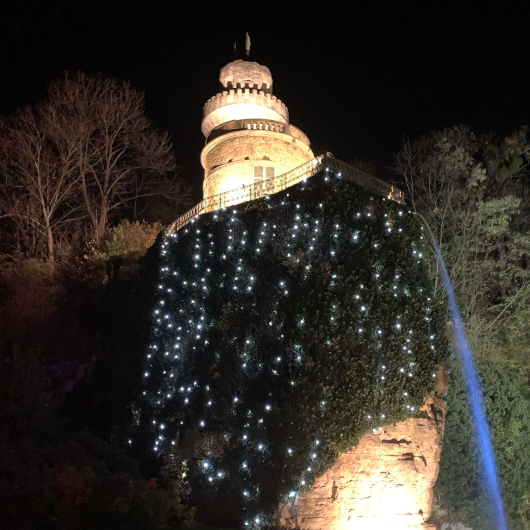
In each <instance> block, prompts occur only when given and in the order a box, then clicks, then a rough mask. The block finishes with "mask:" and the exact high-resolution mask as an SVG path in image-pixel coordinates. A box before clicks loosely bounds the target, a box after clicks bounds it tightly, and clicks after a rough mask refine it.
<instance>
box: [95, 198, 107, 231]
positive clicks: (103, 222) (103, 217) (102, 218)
mask: <svg viewBox="0 0 530 530" xmlns="http://www.w3.org/2000/svg"><path fill="white" fill-rule="evenodd" d="M106 228H107V198H106V197H105V196H104V197H103V198H102V199H101V212H100V214H99V220H98V224H97V226H96V240H97V241H99V240H100V239H101V238H102V237H103V235H104V234H105V229H106Z"/></svg>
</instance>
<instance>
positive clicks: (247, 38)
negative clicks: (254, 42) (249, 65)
mask: <svg viewBox="0 0 530 530" xmlns="http://www.w3.org/2000/svg"><path fill="white" fill-rule="evenodd" d="M245 55H246V56H247V57H248V56H249V55H250V35H249V34H248V31H247V32H246V33H245Z"/></svg>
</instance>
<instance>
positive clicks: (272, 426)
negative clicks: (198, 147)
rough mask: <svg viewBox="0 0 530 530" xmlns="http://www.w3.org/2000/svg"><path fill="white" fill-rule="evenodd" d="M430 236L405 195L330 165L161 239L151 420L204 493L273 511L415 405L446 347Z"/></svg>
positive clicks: (253, 521)
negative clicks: (367, 187)
mask: <svg viewBox="0 0 530 530" xmlns="http://www.w3.org/2000/svg"><path fill="white" fill-rule="evenodd" d="M425 243H426V238H425V237H424V233H423V230H422V228H421V224H420V222H419V219H418V218H417V217H416V216H414V215H413V214H411V213H409V212H408V210H407V208H406V207H403V206H401V205H399V204H397V203H394V202H392V201H388V200H385V199H383V198H380V197H375V196H371V195H370V194H369V193H367V192H366V191H364V190H362V189H360V188H359V187H357V186H356V185H354V184H353V183H351V182H349V181H344V180H343V179H340V178H338V177H336V176H334V175H332V174H331V173H329V174H328V173H323V174H321V175H317V176H315V177H313V178H311V179H309V180H308V181H307V182H305V183H301V184H298V185H296V186H293V187H291V188H289V189H287V190H285V191H283V192H280V193H277V194H275V195H272V196H270V197H265V198H263V199H259V200H255V201H252V202H250V203H246V204H243V205H239V206H237V207H231V208H229V209H226V210H218V211H216V212H213V213H210V214H206V215H203V216H201V217H200V218H199V219H196V220H195V222H193V223H190V224H189V225H188V226H187V227H186V228H184V229H182V230H181V231H180V232H179V233H177V234H172V235H171V236H169V237H168V238H167V240H166V241H165V242H164V243H163V245H162V247H161V262H160V284H159V286H158V289H159V291H158V292H159V300H158V304H157V306H156V309H155V310H154V313H153V340H152V344H151V346H150V351H149V352H148V354H147V358H146V361H145V373H144V379H145V393H144V397H145V401H146V407H145V411H144V414H143V419H144V421H147V422H148V423H149V424H150V425H151V426H152V428H153V432H154V434H153V444H154V445H153V449H154V450H155V451H156V452H157V453H159V454H167V452H168V451H174V452H175V453H176V454H177V455H178V458H181V459H182V458H185V459H186V460H187V468H188V469H187V480H188V481H189V485H190V488H191V492H192V496H193V498H194V499H195V501H196V502H200V503H205V504H206V502H205V501H207V503H208V504H209V506H213V505H214V504H215V503H217V505H216V506H217V508H218V509H219V510H220V509H221V507H223V508H224V509H225V511H226V512H227V513H228V512H229V513H230V516H227V519H229V518H230V517H234V518H238V517H241V520H243V521H244V523H247V524H246V525H245V527H246V528H252V527H262V526H264V525H267V524H268V521H270V515H271V514H272V512H273V508H274V506H275V505H277V503H278V502H279V501H280V500H281V499H282V498H284V499H285V498H289V497H291V498H293V497H294V496H295V495H296V493H297V492H298V491H300V490H301V489H303V488H307V487H308V486H309V485H310V484H311V483H312V481H313V480H314V478H315V477H316V476H318V475H320V474H321V473H322V472H323V471H324V470H325V469H327V468H328V467H329V466H330V465H331V464H332V463H333V461H334V459H335V458H336V455H337V454H338V452H340V451H344V450H347V449H349V448H351V447H353V446H354V445H355V444H356V443H357V442H358V440H359V438H360V437H361V436H362V435H363V434H364V433H366V432H367V431H369V430H371V429H379V428H380V427H381V426H382V425H384V424H385V423H393V422H395V421H399V420H402V419H405V418H407V417H410V416H411V415H414V414H415V411H416V410H417V409H418V407H419V406H420V405H421V404H422V401H423V399H424V397H425V396H426V395H427V394H428V393H429V392H430V391H431V390H432V388H433V382H434V379H433V377H434V372H435V368H436V366H437V364H439V363H440V362H441V361H443V360H444V359H445V355H446V347H445V343H444V337H443V324H441V323H438V322H437V321H438V318H437V316H436V314H435V312H434V310H433V308H432V307H431V305H430V298H429V296H430V287H429V284H428V281H427V277H426V273H425V266H424V263H423V259H424V254H425V251H426V248H425ZM199 513H200V511H199Z"/></svg>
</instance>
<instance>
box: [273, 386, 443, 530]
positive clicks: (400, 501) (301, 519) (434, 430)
mask: <svg viewBox="0 0 530 530" xmlns="http://www.w3.org/2000/svg"><path fill="white" fill-rule="evenodd" d="M437 395H441V394H440V393H439V394H437ZM444 417H445V402H444V401H443V400H442V399H440V398H439V397H436V396H433V397H429V398H428V399H427V400H426V401H425V404H424V406H423V407H422V409H421V410H420V412H419V414H418V416H417V417H416V418H411V419H408V420H406V421H403V422H400V423H397V424H395V425H389V426H386V427H384V428H383V429H382V430H380V431H377V432H375V433H369V434H366V435H365V436H363V438H362V439H361V441H360V442H359V444H358V445H357V447H355V448H353V449H352V450H351V451H349V452H347V453H342V454H340V455H339V458H338V460H337V461H336V463H335V464H334V465H333V467H332V468H331V469H329V470H328V471H327V472H326V473H325V474H324V475H322V476H321V477H320V478H318V479H317V480H316V482H315V483H314V485H313V486H312V487H311V489H310V490H309V491H308V492H304V493H301V494H300V496H299V498H298V499H297V501H296V502H291V503H288V504H285V505H283V506H281V507H280V514H279V515H280V522H281V524H282V525H283V527H285V528H300V529H301V530H350V529H351V530H400V529H408V530H426V529H432V530H434V529H435V527H434V526H431V525H429V524H428V523H427V519H428V518H429V516H430V513H431V504H432V489H433V486H434V483H435V482H436V478H437V477H438V469H439V460H440V453H441V448H442V437H443V431H444Z"/></svg>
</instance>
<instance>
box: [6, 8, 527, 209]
mask: <svg viewBox="0 0 530 530" xmlns="http://www.w3.org/2000/svg"><path fill="white" fill-rule="evenodd" d="M0 13H1V20H0V46H1V50H0V53H1V55H0V72H1V84H0V113H2V114H8V113H10V112H12V111H14V110H15V109H17V108H18V107H21V106H24V105H27V104H30V103H34V102H36V101H38V100H39V99H40V98H43V97H44V95H45V92H46V86H47V84H48V83H49V82H50V81H51V80H52V79H54V78H55V77H57V76H59V75H61V72H62V71H63V70H77V69H81V70H84V71H85V72H87V73H96V72H102V73H103V74H104V75H106V76H111V77H117V78H118V79H127V80H129V81H130V82H131V83H132V85H133V86H134V87H135V88H137V89H139V90H142V91H144V92H145V94H146V100H147V112H148V115H149V117H150V118H151V119H152V121H153V122H154V124H155V125H156V127H158V128H159V129H162V130H168V131H169V132H170V134H171V136H172V138H173V141H174V143H175V150H176V156H177V162H178V163H180V164H182V165H183V166H184V169H185V171H186V174H187V179H188V180H189V182H190V183H193V184H194V185H195V193H194V196H195V198H197V199H199V198H200V190H201V180H202V170H201V167H200V163H199V153H200V151H201V149H202V146H203V144H204V138H203V136H202V135H201V132H200V122H201V110H202V106H203V104H204V103H205V101H206V100H207V99H208V98H209V97H211V96H213V95H214V94H215V93H216V92H218V88H219V85H218V73H219V68H220V67H222V66H223V65H224V64H225V63H226V62H228V61H230V60H232V45H233V42H234V41H237V42H238V47H240V48H242V47H243V44H244V34H245V31H248V32H249V33H250V36H251V40H252V48H251V56H250V59H251V60H254V61H257V62H259V63H262V64H264V65H266V66H268V67H269V68H270V70H271V72H272V75H273V79H274V93H275V95H276V96H278V97H279V98H280V99H282V100H283V101H284V102H285V103H286V105H287V106H288V108H289V112H290V117H291V122H292V123H293V124H294V125H296V126H297V127H299V128H301V129H302V130H303V131H304V132H305V133H306V134H307V135H308V136H309V138H310V140H311V141H312V147H313V151H314V152H315V154H320V153H322V152H324V151H331V152H332V153H333V154H335V155H336V156H337V157H339V158H341V159H343V160H348V159H350V158H352V157H360V158H365V159H371V160H373V161H374V162H375V163H376V164H377V166H378V171H379V174H380V175H382V176H384V175H385V167H386V166H387V165H388V164H389V163H390V162H391V159H392V153H393V152H395V151H397V150H398V149H399V146H400V144H401V141H402V139H403V138H404V137H406V136H407V137H410V138H412V139H414V138H417V137H418V136H419V135H421V134H424V133H428V132H429V131H431V130H434V129H440V128H442V127H445V126H452V125H456V124H459V123H464V124H467V125H469V126H470V127H471V128H472V129H473V130H474V131H475V132H477V133H482V132H489V131H495V132H497V133H499V134H509V133H510V132H512V131H513V130H515V129H516V128H518V127H519V126H520V125H522V124H524V123H529V122H530V46H528V43H529V42H530V14H529V11H528V10H527V9H523V8H522V7H521V8H520V9H517V6H516V3H515V2H509V1H508V0H504V1H502V0H498V1H493V0H491V1H483V2H466V1H461V2H439V1H433V0H423V1H418V2H407V1H402V2H398V1H396V2H391V3H390V2H388V3H383V2H377V1H375V0H372V1H366V2H358V1H349V2H347V1H344V2H323V1H321V0H320V1H318V2H310V1H308V2H304V3H300V2H291V1H288V0H284V1H275V0H262V1H259V2H256V1H253V0H247V1H246V2H230V1H227V0H224V1H221V0H217V1H212V2H206V1H194V0H144V1H142V2H140V1H131V0H129V1H125V0H123V1H116V0H107V1H102V0H93V1H90V2H80V1H75V0H70V1H68V2H67V1H55V2H47V1H45V0H34V1H33V2H29V1H25V0H18V1H13V0H3V1H2V3H1V7H0Z"/></svg>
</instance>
